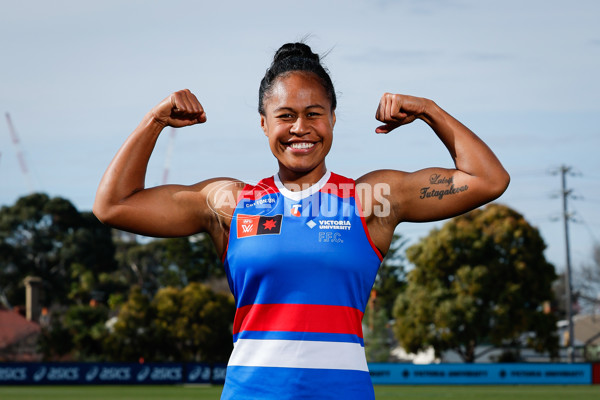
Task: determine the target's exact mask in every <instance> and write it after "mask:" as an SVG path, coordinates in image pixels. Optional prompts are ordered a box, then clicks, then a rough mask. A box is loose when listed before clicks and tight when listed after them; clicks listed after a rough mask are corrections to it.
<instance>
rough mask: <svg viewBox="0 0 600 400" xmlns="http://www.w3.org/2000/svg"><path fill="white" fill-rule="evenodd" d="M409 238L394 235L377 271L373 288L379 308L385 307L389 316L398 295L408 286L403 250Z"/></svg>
mask: <svg viewBox="0 0 600 400" xmlns="http://www.w3.org/2000/svg"><path fill="white" fill-rule="evenodd" d="M406 242H407V240H406V239H403V238H402V236H400V235H394V237H393V238H392V244H391V245H390V248H389V250H388V252H387V254H386V255H385V258H384V259H383V262H382V263H381V266H380V267H379V270H378V271H377V276H376V277H375V283H374V285H373V290H375V293H376V298H377V309H378V310H379V309H381V308H383V309H384V310H385V314H386V315H387V316H391V315H392V312H393V309H394V302H395V301H396V297H398V295H399V294H400V292H401V291H402V290H404V287H405V286H406V270H405V267H404V263H405V257H404V253H402V250H403V249H404V246H405V245H406Z"/></svg>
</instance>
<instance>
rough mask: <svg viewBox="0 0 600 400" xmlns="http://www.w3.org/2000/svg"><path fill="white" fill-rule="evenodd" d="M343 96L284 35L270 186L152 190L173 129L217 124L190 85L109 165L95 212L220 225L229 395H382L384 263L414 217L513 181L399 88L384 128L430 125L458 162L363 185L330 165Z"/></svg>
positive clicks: (124, 219)
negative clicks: (374, 374) (377, 348)
mask: <svg viewBox="0 0 600 400" xmlns="http://www.w3.org/2000/svg"><path fill="white" fill-rule="evenodd" d="M335 108H336V97H335V91H334V89H333V84H332V83H331V79H330V77H329V75H328V73H327V71H326V70H325V69H324V68H323V67H322V66H321V64H320V61H319V56H318V55H316V54H314V53H313V52H312V51H311V49H310V48H309V47H308V46H307V45H305V44H302V43H288V44H285V45H283V46H282V47H281V48H280V49H279V50H278V51H277V52H276V54H275V57H274V60H273V63H272V64H271V67H270V68H269V69H268V70H267V72H266V74H265V77H264V78H263V80H262V82H261V86H260V90H259V113H260V120H261V127H262V129H263V131H264V133H265V135H266V137H267V139H268V141H269V146H270V148H271V151H272V153H273V155H274V156H275V158H276V159H277V161H278V164H279V171H278V173H277V174H276V175H274V176H273V177H270V178H266V179H264V180H262V181H261V182H260V183H259V184H257V185H246V184H244V183H242V182H240V181H238V180H235V179H230V178H215V179H209V180H206V181H203V182H200V183H197V184H195V185H192V186H181V185H164V186H159V187H154V188H145V187H144V179H145V172H146V166H147V163H148V160H149V158H150V155H151V153H152V150H153V148H154V145H155V142H156V139H157V138H158V135H159V134H160V132H161V131H162V130H163V129H164V128H165V127H166V126H172V127H183V126H190V125H194V124H199V123H204V122H206V114H205V113H204V110H203V108H202V106H201V104H200V103H199V102H198V100H197V99H196V97H195V96H194V95H193V94H192V93H191V92H190V91H189V90H183V91H179V92H176V93H173V94H172V95H170V96H169V97H167V98H166V99H164V100H163V101H162V102H161V103H160V104H158V105H157V106H156V107H154V108H153V109H152V110H151V111H150V112H149V113H148V114H147V115H146V116H145V117H144V119H143V121H142V123H141V124H140V125H139V126H138V127H137V128H136V130H135V131H134V132H133V133H132V134H131V136H130V137H129V138H128V139H127V141H126V142H125V144H124V145H123V146H122V147H121V149H120V150H119V151H118V153H117V155H116V156H115V158H114V159H113V161H112V162H111V164H110V165H109V167H108V169H107V171H106V173H105V174H104V177H103V178H102V181H101V182H100V186H99V188H98V193H97V196H96V201H95V204H94V213H95V214H96V216H97V217H98V218H99V219H100V220H101V221H103V222H104V223H107V224H109V225H112V226H114V227H117V228H120V229H124V230H128V231H132V232H136V233H140V234H144V235H150V236H162V237H167V236H185V235H191V234H195V233H198V232H207V233H208V234H209V235H210V236H211V238H212V240H213V242H214V244H215V247H216V249H217V251H218V253H219V254H221V255H222V257H223V261H224V265H225V268H226V271H227V276H228V279H229V284H230V288H231V290H232V293H233V294H234V297H235V299H236V306H237V311H236V316H235V320H234V326H233V334H234V350H233V353H232V356H231V358H230V360H229V364H228V369H227V378H226V383H225V387H224V390H223V397H222V398H223V399H229V398H240V399H241V398H260V399H267V398H268V399H270V398H277V399H287V398H290V399H294V398H302V399H304V398H315V399H326V398H332V399H333V398H335V399H353V398H355V399H369V398H373V397H374V394H373V388H372V385H371V381H370V378H369V373H368V370H367V364H366V361H365V356H364V349H363V346H364V342H363V339H362V328H361V319H362V314H363V312H364V309H365V306H366V303H367V300H368V296H369V293H370V289H371V286H372V284H373V281H374V279H375V275H376V273H377V269H378V267H379V264H380V262H381V259H382V257H383V255H384V254H385V252H386V251H387V250H388V248H389V246H390V242H391V240H392V236H393V232H394V229H395V228H396V226H397V225H398V224H399V223H400V222H402V221H410V222H417V221H434V220H439V219H443V218H448V217H452V216H455V215H458V214H461V213H464V212H466V211H468V210H471V209H473V208H475V207H478V206H480V205H482V204H484V203H486V202H489V201H491V200H493V199H495V198H497V197H498V196H500V195H501V194H502V193H503V191H504V190H505V189H506V187H507V185H508V182H509V177H508V174H507V173H506V171H505V170H504V168H503V167H502V165H501V164H500V162H499V161H498V159H497V158H496V157H495V156H494V154H493V153H492V151H491V150H490V149H489V148H488V147H487V146H486V145H485V144H484V143H483V142H482V141H481V140H480V139H479V138H478V137H477V136H476V135H475V134H473V133H472V132H471V131H470V130H469V129H468V128H466V127H465V126H464V125H462V124H461V123H460V122H458V121H457V120H456V119H454V118H453V117H451V116H450V115H449V114H447V113H446V112H445V111H444V110H442V109H441V108H440V107H438V106H437V105H436V104H435V103H434V102H433V101H431V100H427V99H423V98H418V97H412V96H406V95H399V94H390V93H386V94H384V95H383V97H382V98H381V101H380V103H379V107H378V108H377V112H376V116H375V117H376V119H377V120H379V121H381V122H383V125H381V126H379V127H378V128H377V129H376V132H377V133H389V132H391V131H392V130H394V129H395V128H397V127H399V126H401V125H405V124H409V123H411V122H413V121H414V120H416V119H421V120H423V121H424V122H426V123H427V124H428V125H429V126H430V127H431V128H432V130H433V131H434V132H435V133H436V134H437V136H438V137H439V138H440V140H441V141H442V143H443V144H444V145H445V146H446V148H447V149H448V151H449V152H450V155H451V156H452V158H453V160H454V163H455V166H456V168H455V169H444V168H428V169H424V170H420V171H417V172H413V173H406V172H401V171H395V170H380V171H373V172H370V173H368V174H366V175H364V176H362V177H360V178H358V179H357V180H356V181H353V180H351V179H348V178H344V177H341V176H339V175H336V174H333V173H331V172H329V171H328V170H327V168H326V165H325V158H326V155H327V154H328V152H329V150H330V148H331V144H332V139H333V127H334V125H335Z"/></svg>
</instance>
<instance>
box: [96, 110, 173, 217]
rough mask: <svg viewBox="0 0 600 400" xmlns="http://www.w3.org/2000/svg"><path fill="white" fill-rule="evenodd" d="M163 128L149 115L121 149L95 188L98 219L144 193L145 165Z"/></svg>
mask: <svg viewBox="0 0 600 400" xmlns="http://www.w3.org/2000/svg"><path fill="white" fill-rule="evenodd" d="M163 128H164V125H162V124H160V123H158V122H156V121H155V120H154V118H153V117H152V113H148V114H147V115H146V116H145V117H144V119H143V120H142V122H141V123H140V124H139V125H138V127H137V128H136V129H135V130H134V131H133V132H132V133H131V135H130V136H129V137H128V138H127V140H126V141H125V143H124V144H123V145H122V146H121V148H120V149H119V151H118V152H117V154H116V155H115V157H114V158H113V160H112V161H111V163H110V164H109V166H108V168H107V169H106V172H105V173H104V175H103V177H102V180H101V181H100V185H99V186H98V191H97V193H96V199H95V201H94V213H95V214H96V216H97V217H98V218H100V219H102V218H101V216H102V215H103V214H106V213H107V212H108V209H109V208H110V207H111V206H113V205H116V204H119V203H121V202H122V201H123V200H124V199H126V198H127V197H129V196H131V195H132V194H134V193H136V192H138V191H140V190H142V189H144V185H145V179H146V169H147V166H148V161H149V160H150V156H151V154H152V151H153V150H154V146H155V144H156V140H157V139H158V136H159V135H160V133H161V131H162V129H163Z"/></svg>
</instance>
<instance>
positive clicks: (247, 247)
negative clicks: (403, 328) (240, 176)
mask: <svg viewBox="0 0 600 400" xmlns="http://www.w3.org/2000/svg"><path fill="white" fill-rule="evenodd" d="M354 192H355V184H354V181H353V180H351V179H348V178H344V177H342V176H339V175H336V174H333V173H330V172H328V173H327V174H325V176H324V177H323V178H322V179H321V180H320V181H319V182H318V183H317V184H315V185H313V186H311V187H310V188H308V189H305V190H302V191H296V192H292V191H290V190H288V189H286V188H285V187H284V186H283V184H282V183H281V181H280V180H279V179H278V176H277V175H275V176H274V177H271V178H267V179H264V180H262V181H261V182H259V183H258V184H257V185H255V186H251V185H246V187H245V188H244V189H243V192H242V194H241V196H240V198H239V199H238V202H237V205H236V208H235V212H234V217H233V219H232V223H231V228H230V232H229V243H228V248H227V251H226V253H225V256H224V265H225V269H226V273H227V278H228V280H229V286H230V288H231V292H232V293H233V295H234V297H235V301H236V308H237V309H236V314H235V319H234V324H233V340H234V349H233V352H232V354H231V358H230V359H229V363H228V366H227V375H226V379H225V386H224V389H223V394H222V397H221V399H236V400H237V399H277V400H284V399H320V400H323V399H336V400H339V399H345V400H351V399H360V400H366V399H374V393H373V385H372V383H371V379H370V376H369V371H368V368H367V362H366V357H365V352H364V341H363V335H362V325H361V321H362V316H363V313H364V310H365V307H366V305H367V301H368V299H369V295H370V291H371V287H372V285H373V282H374V280H375V275H376V274H377V269H378V268H379V265H380V263H381V255H380V253H379V251H378V250H377V249H376V248H375V246H374V245H373V243H372V242H371V239H370V237H369V235H368V231H367V229H366V224H365V220H364V218H363V216H362V214H361V213H362V211H361V207H360V204H359V203H358V199H357V198H356V197H355V193H354Z"/></svg>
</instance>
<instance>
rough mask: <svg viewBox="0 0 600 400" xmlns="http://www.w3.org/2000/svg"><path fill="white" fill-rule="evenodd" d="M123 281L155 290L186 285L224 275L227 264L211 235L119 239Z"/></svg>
mask: <svg viewBox="0 0 600 400" xmlns="http://www.w3.org/2000/svg"><path fill="white" fill-rule="evenodd" d="M117 261H118V263H119V267H120V279H121V281H125V282H128V283H129V284H136V285H139V286H140V287H141V288H142V289H143V291H144V292H146V293H150V294H154V293H156V292H157V290H158V289H160V288H162V287H166V286H174V287H179V288H181V287H184V286H186V285H187V284H189V283H190V282H194V281H202V280H205V279H207V278H209V277H215V276H223V267H222V263H221V260H220V259H219V257H218V255H217V253H216V251H215V250H214V246H213V244H212V241H211V240H210V237H209V236H208V235H206V234H198V235H194V236H192V237H185V238H169V239H155V240H151V241H149V242H146V243H139V242H136V241H120V242H117Z"/></svg>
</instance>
